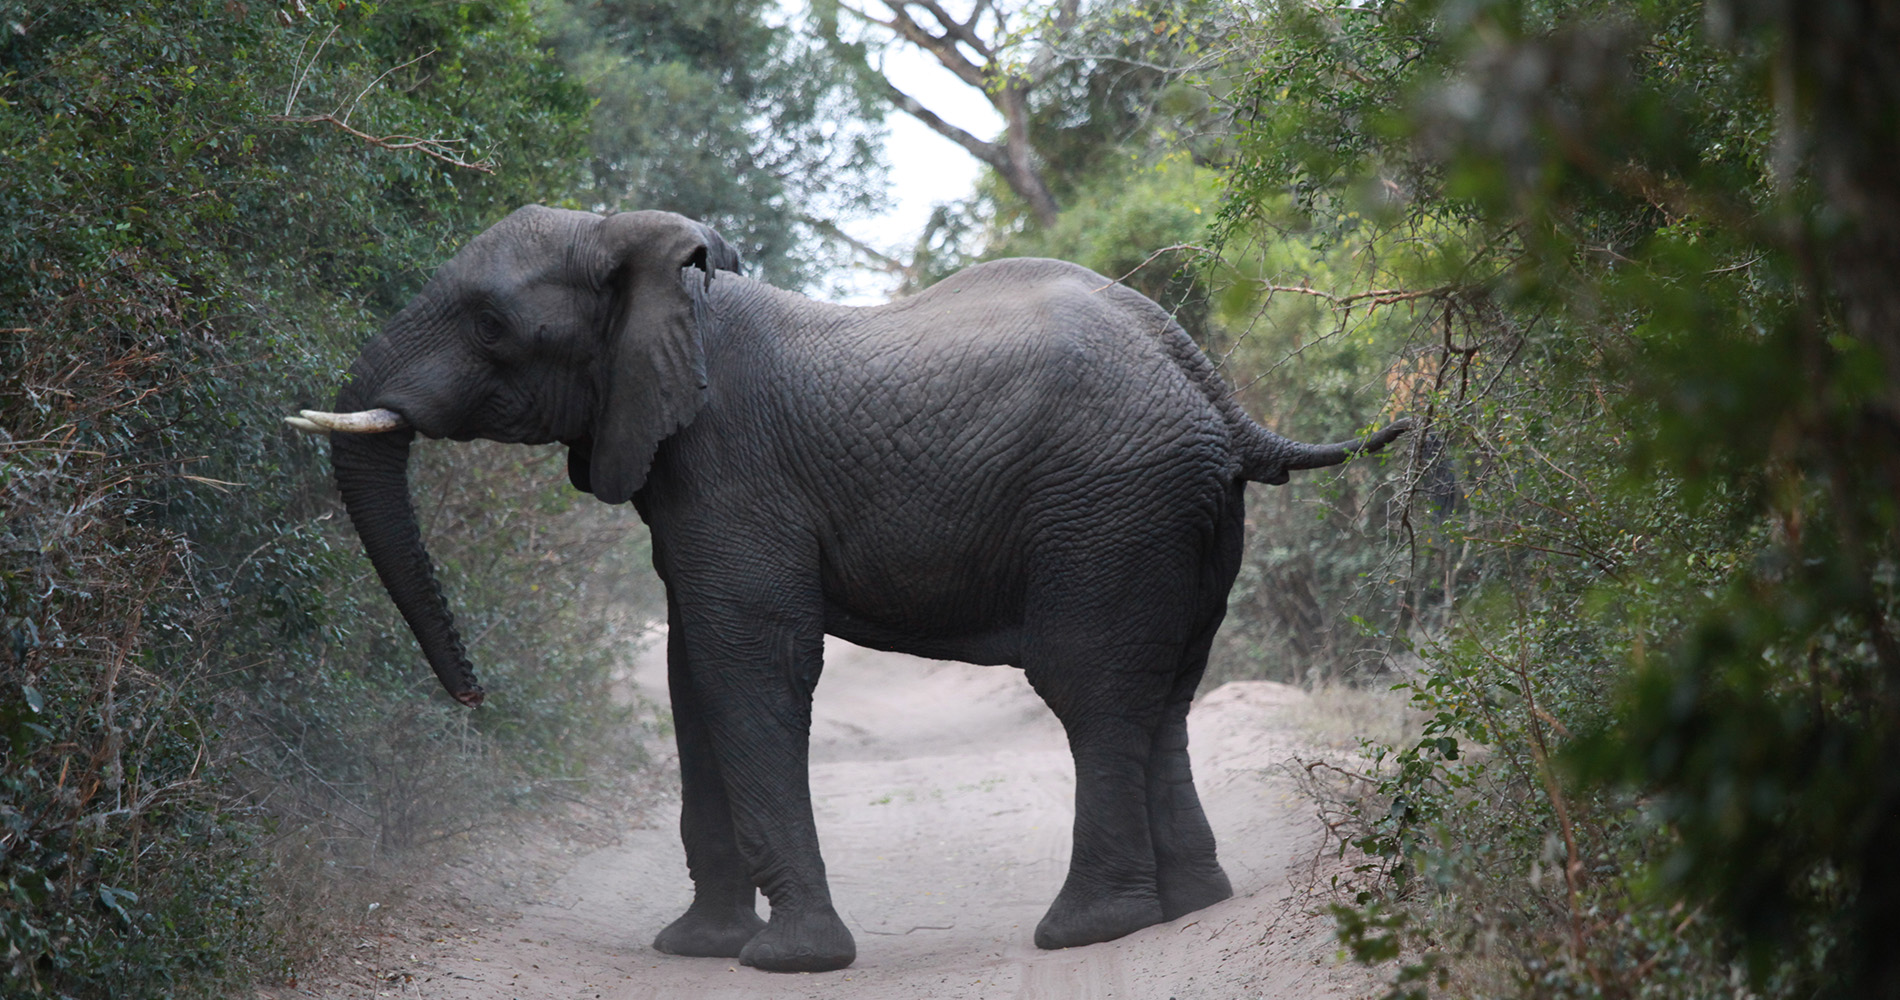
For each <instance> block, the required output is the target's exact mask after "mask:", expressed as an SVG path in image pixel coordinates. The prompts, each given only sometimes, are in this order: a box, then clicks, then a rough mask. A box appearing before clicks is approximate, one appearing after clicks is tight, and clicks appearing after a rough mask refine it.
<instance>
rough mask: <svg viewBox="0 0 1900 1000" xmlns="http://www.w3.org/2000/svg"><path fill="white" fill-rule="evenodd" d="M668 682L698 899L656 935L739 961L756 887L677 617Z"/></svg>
mask: <svg viewBox="0 0 1900 1000" xmlns="http://www.w3.org/2000/svg"><path fill="white" fill-rule="evenodd" d="M668 618H669V620H670V622H671V627H670V629H669V633H668V639H667V650H666V663H667V686H668V687H669V688H670V689H671V695H672V701H673V727H674V728H673V732H674V737H675V740H676V742H677V743H678V745H679V754H680V799H681V801H680V839H681V840H682V841H683V842H684V843H685V845H686V867H687V870H688V871H690V872H691V873H692V877H693V903H692V905H691V906H690V907H688V908H687V910H686V912H685V913H684V914H683V915H681V916H680V918H679V919H678V920H675V921H673V922H672V923H671V924H669V925H667V927H666V929H665V930H663V931H661V932H660V934H659V936H658V937H656V938H654V939H653V947H654V948H655V949H656V950H658V951H662V952H665V953H666V954H669V955H688V956H696V957H706V958H737V957H738V956H739V951H740V949H742V948H744V947H745V946H746V942H748V941H751V940H752V939H753V937H755V936H756V935H757V934H758V933H759V931H761V930H763V929H765V921H764V920H761V919H759V914H758V890H756V889H755V888H754V887H753V885H752V876H751V874H750V872H749V871H748V869H747V868H746V863H745V859H744V858H743V857H741V856H740V854H739V845H738V841H737V840H736V839H735V837H734V834H733V827H732V807H731V805H730V804H729V803H728V801H727V798H726V782H725V779H724V778H722V777H721V776H720V774H719V765H718V762H717V761H716V760H715V759H714V756H713V748H712V734H711V732H710V730H709V729H708V728H707V726H706V720H705V717H704V709H703V708H702V707H701V706H700V705H699V703H698V700H697V698H696V697H695V696H694V694H693V685H692V677H691V674H690V671H689V669H688V666H687V662H686V643H685V641H684V640H683V639H682V638H681V632H680V629H679V615H678V613H677V612H672V613H670V614H669V615H668Z"/></svg>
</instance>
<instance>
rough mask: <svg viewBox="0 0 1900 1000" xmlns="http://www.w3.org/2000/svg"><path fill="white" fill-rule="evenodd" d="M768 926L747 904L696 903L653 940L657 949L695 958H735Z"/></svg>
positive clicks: (670, 953)
mask: <svg viewBox="0 0 1900 1000" xmlns="http://www.w3.org/2000/svg"><path fill="white" fill-rule="evenodd" d="M764 929H765V921H763V920H760V919H759V915H758V914H757V913H756V912H754V911H753V909H752V907H751V906H750V905H747V906H743V907H741V906H701V905H699V904H698V903H695V904H693V905H692V906H691V907H690V908H688V909H687V911H686V913H685V914H684V915H682V916H681V917H680V918H679V919H678V920H675V921H673V922H672V923H671V924H668V925H667V928H666V929H665V930H663V931H661V932H660V936H659V937H656V938H654V939H653V948H654V950H655V951H663V952H665V953H667V954H668V955H686V956H688V957H691V958H735V957H737V956H738V954H739V952H740V951H741V950H742V949H743V948H745V945H746V942H747V941H750V940H752V939H753V938H755V937H757V936H758V934H759V932H760V931H762V930H764Z"/></svg>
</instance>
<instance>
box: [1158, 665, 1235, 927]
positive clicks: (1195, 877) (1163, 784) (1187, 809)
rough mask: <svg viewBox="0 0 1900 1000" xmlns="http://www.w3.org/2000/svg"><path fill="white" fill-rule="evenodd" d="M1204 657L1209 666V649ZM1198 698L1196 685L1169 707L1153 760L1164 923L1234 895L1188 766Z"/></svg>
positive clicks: (1159, 877)
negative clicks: (1190, 723) (1191, 715)
mask: <svg viewBox="0 0 1900 1000" xmlns="http://www.w3.org/2000/svg"><path fill="white" fill-rule="evenodd" d="M1201 655H1202V658H1203V659H1202V662H1203V663H1205V657H1206V652H1205V648H1203V651H1202V654H1201ZM1193 679H1194V680H1195V681H1198V680H1199V679H1200V670H1198V669H1197V670H1195V671H1194V672H1193ZM1193 696H1194V684H1193V683H1189V684H1188V685H1187V689H1186V692H1185V694H1184V695H1183V696H1181V697H1180V698H1179V700H1177V701H1174V702H1171V703H1170V704H1169V705H1168V708H1167V712H1166V714H1165V715H1164V716H1163V717H1162V720H1161V725H1160V726H1159V727H1158V728H1157V729H1156V730H1155V738H1154V743H1153V749H1152V750H1151V751H1150V754H1149V757H1148V830H1149V834H1150V836H1151V837H1152V838H1153V841H1154V850H1155V883H1156V885H1157V888H1158V890H1159V893H1160V897H1161V916H1162V919H1164V920H1173V919H1175V918H1176V917H1179V916H1181V915H1182V914H1186V913H1192V912H1194V911H1195V910H1198V909H1201V908H1202V907H1205V906H1212V905H1213V904H1215V903H1218V902H1220V901H1221V900H1223V899H1226V898H1228V897H1229V896H1232V895H1233V894H1234V887H1233V884H1232V883H1231V882H1229V881H1228V879H1227V873H1226V872H1225V871H1223V870H1222V869H1221V866H1220V861H1219V860H1217V859H1216V857H1215V854H1214V831H1213V828H1212V827H1210V826H1208V823H1207V813H1206V812H1204V811H1203V810H1202V809H1201V798H1200V796H1199V795H1198V794H1196V793H1195V791H1194V773H1193V771H1192V770H1191V769H1190V768H1189V766H1188V753H1187V746H1188V733H1187V712H1188V704H1189V702H1190V701H1191V700H1192V698H1193Z"/></svg>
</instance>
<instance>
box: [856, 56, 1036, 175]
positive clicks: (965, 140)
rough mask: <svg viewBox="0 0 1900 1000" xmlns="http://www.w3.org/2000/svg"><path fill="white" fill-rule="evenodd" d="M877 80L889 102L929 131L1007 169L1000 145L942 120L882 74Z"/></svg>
mask: <svg viewBox="0 0 1900 1000" xmlns="http://www.w3.org/2000/svg"><path fill="white" fill-rule="evenodd" d="M878 80H879V81H880V82H881V83H882V84H883V88H884V96H886V97H888V98H890V101H891V103H892V104H895V105H897V107H898V109H899V110H901V111H903V112H904V113H905V114H907V115H910V116H911V117H912V118H915V119H917V120H918V121H920V122H923V123H924V124H925V125H928V126H930V130H931V131H933V132H935V133H937V134H938V135H941V136H943V137H944V138H946V139H948V140H950V141H951V142H954V143H956V144H957V145H959V146H962V147H963V148H964V149H967V150H969V151H970V155H971V156H974V157H976V158H977V159H979V160H982V161H983V162H984V163H987V164H989V165H990V166H992V167H994V168H996V169H997V170H999V171H1007V170H1008V166H1009V158H1008V157H1007V156H1005V155H1004V154H1003V149H1002V147H1000V146H998V145H997V144H995V143H993V142H984V141H983V140H982V139H978V138H977V137H976V136H975V135H972V134H971V133H969V132H967V131H965V130H963V129H961V128H958V127H957V126H955V125H952V124H950V123H949V122H947V121H944V120H943V118H942V117H940V116H939V115H938V114H937V113H936V112H935V111H932V110H930V109H929V108H926V107H924V106H923V104H922V103H921V102H919V101H918V100H917V99H916V98H915V97H912V96H910V95H909V94H906V93H904V92H903V91H901V90H899V89H897V85H896V84H894V83H892V82H890V81H889V80H886V79H884V78H883V76H882V75H880V76H879V77H878Z"/></svg>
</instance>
